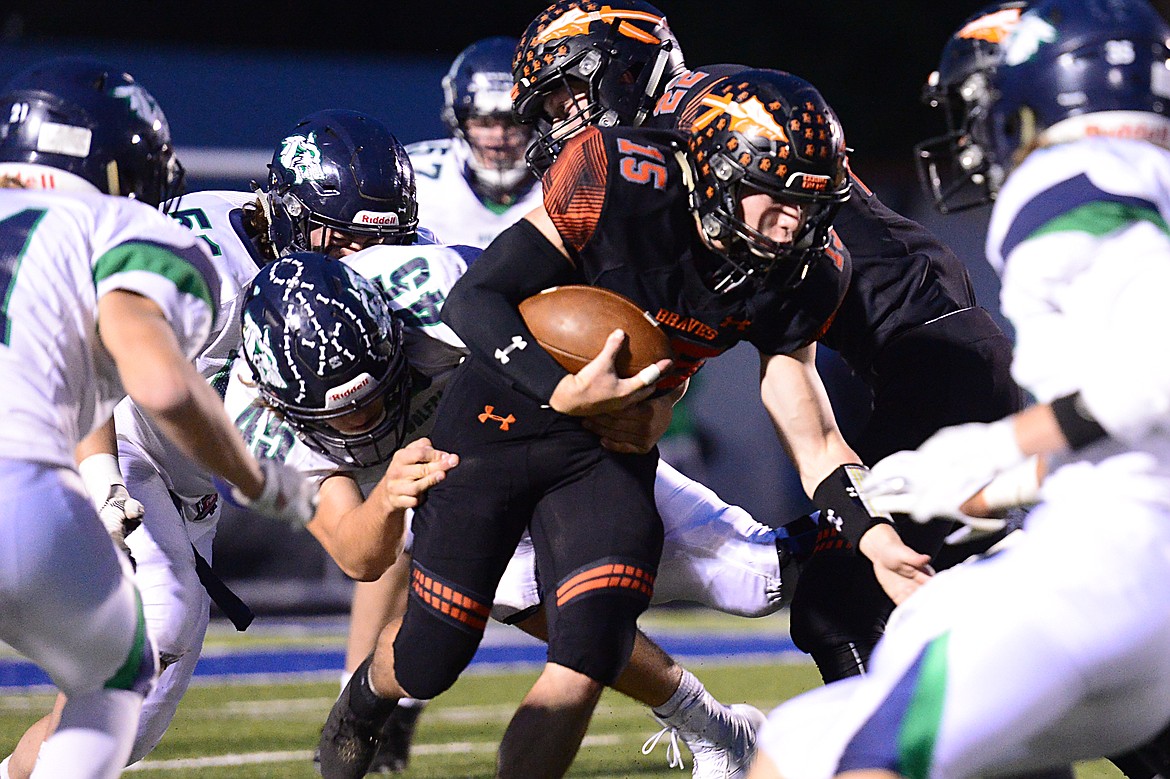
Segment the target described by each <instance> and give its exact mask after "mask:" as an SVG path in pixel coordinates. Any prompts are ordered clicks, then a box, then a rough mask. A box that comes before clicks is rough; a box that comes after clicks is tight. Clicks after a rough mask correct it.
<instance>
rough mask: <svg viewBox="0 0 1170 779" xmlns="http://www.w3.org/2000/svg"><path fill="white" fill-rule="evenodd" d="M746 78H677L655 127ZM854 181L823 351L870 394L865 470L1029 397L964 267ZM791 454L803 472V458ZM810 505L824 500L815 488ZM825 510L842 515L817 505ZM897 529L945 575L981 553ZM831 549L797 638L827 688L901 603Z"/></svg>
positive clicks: (936, 527)
mask: <svg viewBox="0 0 1170 779" xmlns="http://www.w3.org/2000/svg"><path fill="white" fill-rule="evenodd" d="M743 69H744V68H743V66H739V65H714V66H709V67H703V68H697V69H695V70H691V71H687V72H686V73H685V74H683V75H681V76H678V77H676V78H675V79H673V80H672V81H671V82H670V83H669V84H667V86H666V90H665V91H664V93H663V95H662V97H661V98H660V99H659V100H658V103H657V105H656V106H655V108H654V111H653V112H652V116H651V118H650V119H648V120H647V125H648V126H653V127H675V128H678V129H683V130H685V129H687V128H688V127H690V126H691V125H692V124H693V122H694V121H695V120H696V118H697V117H699V116H701V115H702V112H703V111H704V110H706V109H705V107H704V105H705V98H706V97H707V95H709V94H710V92H711V90H712V89H714V88H715V86H716V85H718V84H719V83H721V82H722V81H724V80H725V79H728V78H734V77H735V74H736V73H737V72H740V71H742V70H743ZM849 176H850V180H851V182H852V184H853V191H852V194H851V196H850V198H849V200H848V201H847V202H846V203H844V204H843V205H842V207H841V209H840V211H839V212H838V213H837V215H836V217H835V218H834V220H833V230H834V232H835V233H836V234H837V236H838V237H839V238H840V239H841V241H842V243H844V244H845V246H846V247H847V248H848V249H849V254H850V257H851V259H852V261H853V276H852V279H851V281H850V285H849V289H848V290H847V291H846V294H845V297H844V299H843V300H842V303H841V307H840V309H839V310H838V312H837V315H836V316H835V317H834V320H833V322H832V324H831V326H830V327H829V328H828V329H827V330H826V332H825V333H824V334H823V335H822V336H821V338H820V339H819V341H820V343H822V344H824V345H825V346H827V347H829V348H831V349H834V350H835V351H837V352H838V353H839V354H840V355H841V357H842V359H843V360H844V361H845V362H846V364H848V365H849V367H850V368H851V369H852V370H853V372H854V373H855V374H856V375H857V376H858V377H859V378H861V379H862V380H863V381H864V382H865V384H866V385H867V386H868V387H869V389H870V392H871V393H872V410H871V413H870V416H869V420H868V422H867V424H866V425H865V427H864V428H863V429H862V430H861V431H860V432H859V434H858V436H857V437H856V439H855V440H854V441H851V444H852V446H853V448H854V450H855V451H856V452H857V454H858V455H859V456H860V458H861V462H863V463H871V462H877V461H878V460H880V459H881V458H883V457H885V456H887V455H889V454H892V453H893V452H896V451H900V450H902V449H904V448H905V447H907V446H917V445H918V444H920V443H922V442H923V441H924V440H926V438H928V437H929V436H930V435H931V434H932V433H934V432H935V431H936V430H938V429H940V428H942V427H946V426H949V425H954V424H959V423H962V422H976V421H977V422H986V421H991V420H994V419H997V418H1001V417H1002V416H1004V415H1007V414H1010V413H1012V412H1013V411H1014V410H1016V409H1018V408H1019V405H1020V403H1021V397H1020V393H1019V390H1018V389H1017V387H1016V386H1015V383H1014V382H1013V381H1012V379H1011V375H1010V366H1011V342H1010V339H1009V338H1008V337H1007V336H1006V335H1005V334H1004V333H1003V331H1002V330H1000V328H999V326H998V325H996V324H995V322H994V321H993V320H992V319H991V316H990V315H989V314H988V313H987V312H986V311H985V310H984V309H982V308H980V307H979V306H978V305H977V303H976V301H975V294H974V291H973V289H972V286H971V281H970V278H969V277H968V275H967V271H966V269H965V268H964V267H963V265H962V262H961V261H960V260H959V259H958V258H957V257H956V256H955V255H954V254H953V253H952V252H951V251H950V249H948V248H947V247H946V246H945V245H943V244H942V243H941V242H940V241H938V240H937V239H936V238H935V237H934V236H933V235H931V233H930V232H929V231H927V230H926V229H925V228H924V227H922V226H921V225H919V224H918V223H917V222H914V221H912V220H910V219H907V218H906V217H903V216H902V215H900V214H898V213H897V212H895V211H893V210H892V209H890V208H888V207H887V206H886V205H885V204H883V203H882V202H881V201H880V200H879V199H878V198H877V196H876V195H874V193H873V192H872V191H871V190H870V189H869V188H868V187H866V186H865V185H864V184H863V183H862V182H861V180H860V179H858V177H857V176H856V174H854V173H853V172H852V171H850V172H849ZM792 451H793V454H794V456H795V460H796V464H797V466H798V468H800V467H801V457H800V451H799V449H797V448H795V447H792ZM802 473H803V471H802ZM806 485H807V482H806ZM809 494H810V496H812V497H814V499H816V498H817V497H818V496H817V495H816V490H815V488H814V491H813V492H810V493H809ZM818 508H820V509H822V510H825V509H836V508H837V507H836V506H834V505H833V504H832V503H829V502H827V501H826V502H821V501H820V500H818ZM897 527H898V529H899V532H900V534H901V535H902V537H903V538H904V539H905V540H906V541H907V543H909V544H910V545H911V546H913V547H914V548H916V549H918V550H920V551H923V552H926V553H928V554H931V555H932V556H935V559H934V561H933V562H934V567H935V568H945V567H949V565H952V564H954V563H955V562H957V561H959V560H961V559H964V558H965V557H966V556H967V555H968V554H970V553H971V551H973V550H972V549H970V548H961V549H960V550H950V549H944V548H943V538H944V537H945V535H946V534H947V532H949V531H950V530H951V529H952V528H951V527H950V526H948V525H946V524H945V523H933V524H931V525H925V526H924V525H918V524H915V523H910V522H898V523H897ZM821 541H822V543H820V544H818V546H817V553H815V554H814V556H813V558H812V559H811V560H810V561H808V562H807V563H806V564H805V565H804V566H803V567H802V569H801V583H800V584H799V586H798V588H797V593H796V596H795V598H794V599H793V603H792V606H791V609H792V637H793V640H794V641H795V642H796V644H797V646H798V647H800V648H801V649H803V650H805V651H807V652H809V653H810V654H811V655H812V656H813V658H814V659H815V660H816V662H817V665H818V667H819V669H820V671H821V674H822V676H823V677H824V679H825V681H826V682H828V681H834V680H836V679H839V678H843V677H845V676H851V675H854V674H857V673H860V672H861V671H862V670H863V668H864V662H865V659H866V658H867V657H868V655H869V651H870V649H871V648H872V646H873V643H874V642H875V641H876V639H877V637H878V635H879V634H880V632H881V629H882V626H883V625H884V622H885V618H886V616H887V615H888V613H889V610H890V608H891V605H892V604H891V603H890V601H889V600H888V599H887V598H886V597H885V596H884V594H883V593H882V592H880V591H879V590H878V589H877V588H876V587H874V586H873V580H872V579H871V577H870V576H869V575H868V571H867V570H865V569H866V567H867V566H865V564H864V561H863V560H860V559H859V558H858V557H857V556H856V555H855V554H851V553H850V552H849V550H848V549H847V548H844V549H843V548H842V545H840V544H838V543H836V539H835V538H834V537H833V534H831V533H826V534H825V535H824V537H823V538H822V539H821ZM984 543H985V544H986V543H990V539H985V541H984Z"/></svg>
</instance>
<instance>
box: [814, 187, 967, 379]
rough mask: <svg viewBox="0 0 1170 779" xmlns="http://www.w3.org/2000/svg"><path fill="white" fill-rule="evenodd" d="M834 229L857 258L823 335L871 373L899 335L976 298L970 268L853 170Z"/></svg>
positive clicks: (861, 370) (854, 364)
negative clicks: (843, 297)
mask: <svg viewBox="0 0 1170 779" xmlns="http://www.w3.org/2000/svg"><path fill="white" fill-rule="evenodd" d="M852 180H853V191H852V192H851V193H850V196H849V200H848V201H846V202H845V204H844V205H843V206H842V207H841V210H840V211H839V212H838V213H837V216H836V218H834V219H833V229H834V230H836V231H837V235H838V236H839V237H840V238H841V241H842V242H843V243H844V244H845V246H846V247H848V249H849V254H850V256H851V257H852V258H853V279H852V281H851V283H850V286H849V291H848V292H847V293H846V295H845V299H844V301H842V303H841V309H840V311H838V313H837V318H836V320H835V321H834V322H833V325H832V327H830V328H829V331H828V332H827V333H826V334H825V336H824V338H822V339H821V341H822V342H823V343H824V344H825V345H826V346H828V347H830V348H831V349H835V350H836V351H838V352H840V353H841V356H842V357H843V358H844V359H845V361H846V362H847V363H848V364H849V366H850V367H851V368H852V369H853V370H854V371H855V372H857V374H858V375H860V376H862V377H863V378H867V377H869V375H870V372H871V370H872V368H873V366H874V363H875V361H877V360H878V358H879V355H880V354H881V351H882V350H883V349H884V348H885V347H886V345H888V344H889V343H890V342H891V341H892V340H893V339H894V338H896V337H897V336H899V335H901V334H903V333H905V332H907V331H909V330H912V329H913V328H915V327H918V326H919V325H922V324H925V323H926V322H930V321H933V320H935V319H938V318H939V317H942V316H946V315H947V314H950V313H953V312H955V311H958V310H960V309H964V308H970V307H972V306H974V305H975V292H974V290H973V288H972V286H971V279H970V277H969V276H968V275H967V269H966V268H965V267H964V266H963V263H962V262H961V261H960V260H959V258H958V257H956V256H955V255H954V253H953V252H951V250H950V249H948V248H947V247H946V246H944V245H943V244H942V243H941V242H939V240H938V239H937V238H935V237H934V236H933V235H932V234H931V233H930V231H928V230H927V229H926V228H925V227H923V226H922V225H920V224H918V223H917V222H915V221H913V220H911V219H907V218H906V217H904V216H902V215H901V214H899V213H897V212H896V211H894V210H893V209H891V208H889V207H887V206H886V205H885V204H884V203H882V202H881V201H880V200H878V198H877V196H876V195H874V194H873V192H871V191H870V190H869V189H868V188H867V187H866V186H865V185H864V184H862V183H861V182H860V181H859V180H858V178H857V177H856V176H853V177H852Z"/></svg>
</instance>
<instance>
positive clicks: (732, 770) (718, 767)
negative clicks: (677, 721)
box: [642, 703, 767, 779]
mask: <svg viewBox="0 0 1170 779" xmlns="http://www.w3.org/2000/svg"><path fill="white" fill-rule="evenodd" d="M722 719H723V721H722V722H720V723H718V724H719V726H720V727H719V728H718V731H721V732H722V733H721V734H720V733H718V732H716V729H715V728H714V727H708V728H704V729H703V731H695V732H684V731H683V730H680V729H676V728H672V727H665V728H663V729H662V730H660V731H658V732H657V733H655V734H654V735H653V736H651V737H650V738H649V739H647V740H646V743H645V744H643V745H642V754H644V755H648V754H650V752H652V751H653V750H654V747H655V746H657V745H658V742H659V741H660V740H661V739H662V737H663V736H664V735H665V736H669V739H670V740H669V741H668V742H667V745H666V758H667V760H668V761H669V764H670V767H671V768H684V767H685V766H684V764H683V760H682V756H681V754H680V752H679V748H678V742H679V741H680V740H681V741H682V742H683V743H684V744H686V745H687V748H688V749H690V750H691V757H692V759H693V765H692V768H691V777H692V779H745V777H746V776H747V774H748V769H749V768H751V765H752V760H753V759H754V758H755V756H756V732H757V731H758V730H759V729H760V727H761V726H762V725H763V724H764V721H765V720H766V719H767V718H766V717H765V716H764V713H763V712H762V711H760V710H759V709H757V708H756V707H755V706H750V705H748V704H746V703H737V704H735V705H733V706H730V707H728V715H727V716H726V717H725V718H722Z"/></svg>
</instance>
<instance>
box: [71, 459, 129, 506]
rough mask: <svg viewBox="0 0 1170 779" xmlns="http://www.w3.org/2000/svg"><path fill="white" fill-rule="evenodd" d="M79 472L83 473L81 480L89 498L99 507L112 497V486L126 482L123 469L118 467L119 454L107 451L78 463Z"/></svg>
mask: <svg viewBox="0 0 1170 779" xmlns="http://www.w3.org/2000/svg"><path fill="white" fill-rule="evenodd" d="M77 472H78V473H80V474H81V481H82V483H83V484H85V491H86V492H87V493H89V499H90V500H91V501H93V504H94V505H95V506H97V507H98V508H101V506H102V505H103V504H104V503H105V502H106V499H107V498H109V497H110V487H112V486H113V485H115V484H125V482H124V481H123V480H122V471H121V470H120V469H119V468H118V457H117V455H113V454H107V453H105V452H100V453H98V454H91V455H90V456H89V457H86V458H85V459H84V460H82V461H81V462H80V463H78V464H77Z"/></svg>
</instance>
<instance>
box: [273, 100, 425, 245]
mask: <svg viewBox="0 0 1170 779" xmlns="http://www.w3.org/2000/svg"><path fill="white" fill-rule="evenodd" d="M268 171H269V175H268V189H267V191H266V197H267V201H268V206H269V211H270V214H269V220H270V233H271V239H272V243H273V245H274V247H275V248H276V251H277V252H278V253H279V254H287V253H288V252H290V251H324V250H325V249H326V248H327V246H328V245H329V238H330V233H331V232H337V233H341V234H343V235H345V236H353V237H356V238H359V239H365V240H367V241H369V242H376V243H391V244H410V243H414V241H415V238H416V229H417V227H418V196H417V194H416V192H415V184H414V168H412V167H411V164H410V158H409V157H408V156H407V154H406V149H405V148H403V146H402V144H401V143H399V142H398V139H397V138H395V137H394V135H393V134H392V133H391V132H390V131H389V130H388V129H386V126H385V125H383V124H382V123H381V122H379V121H378V120H377V119H375V118H374V117H372V116H369V115H367V114H363V113H359V112H358V111H346V110H340V109H333V110H327V111H318V112H317V113H315V114H311V115H309V116H307V117H305V118H304V119H302V120H301V121H299V122H297V124H296V127H295V128H293V131H292V132H291V133H289V134H288V135H287V136H285V138H284V139H283V140H282V141H281V142H280V145H278V146H277V147H276V151H275V152H274V153H273V155H272V162H271V163H270V164H269V166H268ZM315 228H327V229H322V230H321V234H320V238H319V239H318V240H316V241H314V240H313V238H312V232H313V230H314V229H315Z"/></svg>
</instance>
